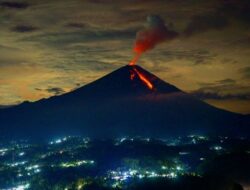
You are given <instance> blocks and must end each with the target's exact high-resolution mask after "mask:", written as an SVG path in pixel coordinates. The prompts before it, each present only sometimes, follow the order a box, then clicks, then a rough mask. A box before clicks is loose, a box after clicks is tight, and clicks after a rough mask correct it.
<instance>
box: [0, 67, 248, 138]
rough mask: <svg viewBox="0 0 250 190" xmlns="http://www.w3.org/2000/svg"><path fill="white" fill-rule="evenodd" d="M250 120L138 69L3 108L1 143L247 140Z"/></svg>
mask: <svg viewBox="0 0 250 190" xmlns="http://www.w3.org/2000/svg"><path fill="white" fill-rule="evenodd" d="M249 121H250V120H249V116H245V115H241V114H236V113H232V112H229V111H225V110H222V109H218V108H215V107H213V106H211V105H209V104H207V103H205V102H203V101H201V100H198V99H196V98H195V97H193V96H192V95H190V94H188V93H185V92H183V91H181V90H180V89H178V88H177V87H175V86H173V85H171V84H169V83H167V82H165V81H163V80H161V79H159V78H158V77H157V76H155V75H153V74H151V73H150V72H148V71H146V70H144V69H143V68H141V67H139V66H136V65H134V66H124V67H121V68H119V69H117V70H115V71H113V72H111V73H110V74H107V75H106V76H104V77H102V78H100V79H98V80H96V81H94V82H92V83H89V84H87V85H85V86H83V87H80V88H78V89H76V90H74V91H72V92H69V93H65V94H63V95H60V96H53V97H50V98H48V99H42V100H39V101H36V102H25V103H22V104H20V105H17V106H13V107H10V108H5V109H0V125H1V127H0V130H1V133H0V136H1V137H2V138H49V137H54V136H61V135H83V136H88V137H92V138H112V137H121V136H145V137H155V138H156V137H157V138H164V137H170V136H183V135H189V134H203V135H234V136H235V135H246V134H248V133H247V131H248V128H247V127H248V126H250V125H249V124H250V122H249Z"/></svg>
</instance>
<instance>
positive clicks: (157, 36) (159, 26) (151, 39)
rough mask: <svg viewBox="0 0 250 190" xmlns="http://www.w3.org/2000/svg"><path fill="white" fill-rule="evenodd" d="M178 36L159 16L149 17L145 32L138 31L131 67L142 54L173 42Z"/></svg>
mask: <svg viewBox="0 0 250 190" xmlns="http://www.w3.org/2000/svg"><path fill="white" fill-rule="evenodd" d="M177 36H178V33H177V32H175V31H172V30H169V29H168V28H167V27H166V25H165V24H164V21H163V20H162V19H161V18H160V17H159V16H156V15H151V16H148V17H147V23H146V27H145V28H144V29H143V30H141V31H138V32H137V34H136V40H135V44H134V48H133V50H134V52H135V57H134V58H133V60H132V61H131V62H130V64H129V65H134V64H135V63H136V61H137V60H138V59H139V58H140V56H141V54H142V53H144V52H146V51H148V50H150V49H153V48H154V47H155V46H156V45H157V44H159V43H161V42H164V41H168V40H172V39H174V38H176V37H177Z"/></svg>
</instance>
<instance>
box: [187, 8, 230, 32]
mask: <svg viewBox="0 0 250 190" xmlns="http://www.w3.org/2000/svg"><path fill="white" fill-rule="evenodd" d="M227 25H228V21H227V19H226V17H225V16H223V15H222V14H219V13H211V14H204V15H196V16H193V17H192V19H191V21H190V22H189V24H188V25H187V27H186V29H185V30H184V33H185V34H186V35H192V34H196V33H200V32H205V31H207V30H211V29H216V30H219V29H223V28H224V27H226V26H227Z"/></svg>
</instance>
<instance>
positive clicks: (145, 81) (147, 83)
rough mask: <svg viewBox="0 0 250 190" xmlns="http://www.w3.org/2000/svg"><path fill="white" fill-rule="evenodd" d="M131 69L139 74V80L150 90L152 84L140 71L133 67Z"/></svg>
mask: <svg viewBox="0 0 250 190" xmlns="http://www.w3.org/2000/svg"><path fill="white" fill-rule="evenodd" d="M133 70H134V71H135V72H136V74H137V75H138V76H139V78H140V80H141V81H142V82H143V83H144V84H146V85H147V87H148V88H149V89H150V90H153V88H154V86H153V84H152V83H151V82H150V81H149V80H148V79H147V78H146V77H145V76H144V75H143V74H142V73H140V72H139V71H138V70H137V69H136V68H133Z"/></svg>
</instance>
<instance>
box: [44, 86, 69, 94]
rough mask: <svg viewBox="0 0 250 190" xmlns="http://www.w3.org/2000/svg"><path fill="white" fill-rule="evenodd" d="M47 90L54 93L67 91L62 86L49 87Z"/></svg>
mask: <svg viewBox="0 0 250 190" xmlns="http://www.w3.org/2000/svg"><path fill="white" fill-rule="evenodd" d="M46 91H47V92H49V93H52V94H54V95H60V94H62V93H64V92H65V91H64V90H63V89H62V88H59V87H53V88H47V89H46Z"/></svg>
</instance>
